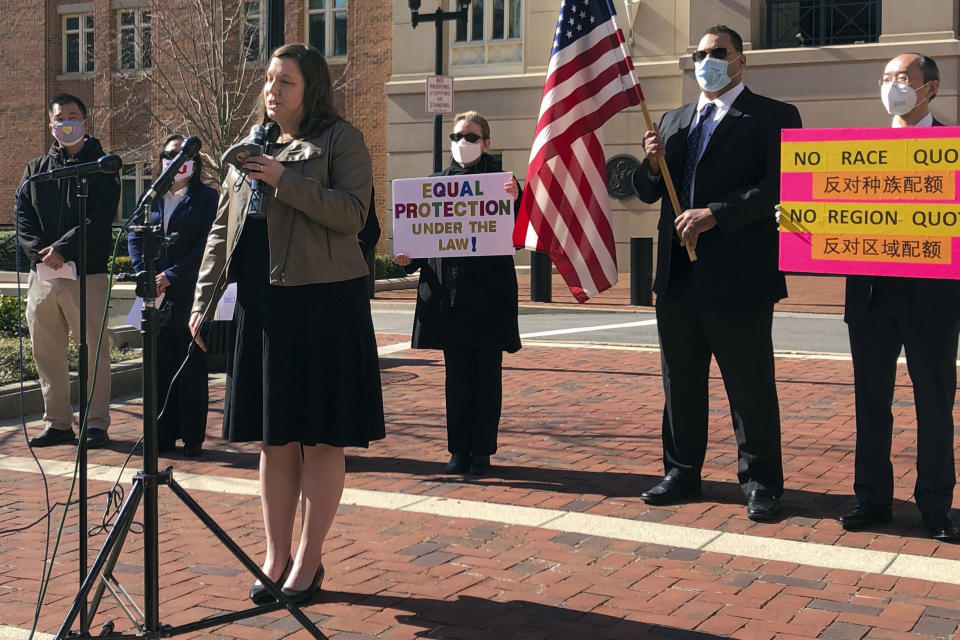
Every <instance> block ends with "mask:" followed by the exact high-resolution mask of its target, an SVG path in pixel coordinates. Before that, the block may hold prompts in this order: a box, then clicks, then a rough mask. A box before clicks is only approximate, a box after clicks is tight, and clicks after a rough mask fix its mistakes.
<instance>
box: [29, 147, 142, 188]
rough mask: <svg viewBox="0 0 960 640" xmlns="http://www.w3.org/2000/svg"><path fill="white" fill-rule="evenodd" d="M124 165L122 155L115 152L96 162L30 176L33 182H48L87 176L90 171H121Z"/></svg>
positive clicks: (82, 163)
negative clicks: (116, 154)
mask: <svg viewBox="0 0 960 640" xmlns="http://www.w3.org/2000/svg"><path fill="white" fill-rule="evenodd" d="M122 167H123V160H122V159H121V158H120V156H115V155H113V154H109V155H105V156H102V157H101V158H100V159H99V160H95V161H94V162H81V163H79V164H73V165H69V166H66V167H61V168H59V169H54V170H52V171H45V172H43V173H38V174H36V175H33V176H30V181H31V182H46V181H47V180H62V179H64V178H77V177H80V176H85V175H87V174H88V173H96V172H98V171H102V172H103V173H116V172H118V171H120V169H121V168H122Z"/></svg>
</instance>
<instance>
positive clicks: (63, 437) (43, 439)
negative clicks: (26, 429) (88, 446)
mask: <svg viewBox="0 0 960 640" xmlns="http://www.w3.org/2000/svg"><path fill="white" fill-rule="evenodd" d="M76 440H77V437H76V436H75V435H74V434H73V429H54V428H53V427H47V428H46V429H44V430H43V431H42V432H41V433H40V435H38V436H33V437H32V438H30V446H31V447H52V446H53V445H55V444H73V443H74V442H76Z"/></svg>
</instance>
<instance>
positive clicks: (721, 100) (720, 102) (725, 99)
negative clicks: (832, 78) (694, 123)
mask: <svg viewBox="0 0 960 640" xmlns="http://www.w3.org/2000/svg"><path fill="white" fill-rule="evenodd" d="M744 89H746V87H745V86H744V84H743V82H738V83H737V84H736V85H735V86H734V87H733V88H732V89H730V90H729V91H727V92H725V93H724V94H723V95H719V96H717V97H716V98H715V99H713V100H710V99H709V98H707V96H706V95H705V94H704V93H703V92H702V91H701V92H700V99H699V100H698V101H697V113H700V110H701V109H703V106H704V105H705V104H707V103H708V102H712V103H713V104H715V105H717V111H718V112H719V111H722V112H723V113H726V112H727V111H729V110H730V107H731V106H733V103H734V102H736V100H737V98H739V97H740V94H741V93H743V90H744Z"/></svg>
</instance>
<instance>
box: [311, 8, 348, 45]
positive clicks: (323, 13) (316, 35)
mask: <svg viewBox="0 0 960 640" xmlns="http://www.w3.org/2000/svg"><path fill="white" fill-rule="evenodd" d="M307 42H309V43H310V45H311V46H313V47H315V48H317V49H319V50H320V51H321V52H322V53H323V55H325V56H326V57H328V58H335V57H338V56H345V55H347V0H310V2H308V3H307Z"/></svg>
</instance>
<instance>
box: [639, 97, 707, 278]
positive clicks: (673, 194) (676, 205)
mask: <svg viewBox="0 0 960 640" xmlns="http://www.w3.org/2000/svg"><path fill="white" fill-rule="evenodd" d="M640 110H641V111H642V112H643V119H644V120H646V121H647V130H648V131H653V130H654V126H653V120H651V119H650V112H649V111H647V103H646V101H644V100H641V101H640ZM660 173H661V174H662V175H663V180H664V183H665V184H666V185H667V194H668V195H669V196H670V204H672V205H673V211H674V214H673V215H674V217H676V216H679V215H680V214H681V213H682V212H681V211H680V200H679V199H678V198H677V190H676V189H675V188H674V186H673V178H671V177H670V169H668V168H667V159H666V158H665V157H664V156H660ZM684 246H685V247H686V248H687V255H688V256H689V257H690V262H696V261H697V252H696V251H694V250H693V247H692V246H691V245H690V241H689V240H688V241H687V243H686V244H684Z"/></svg>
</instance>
